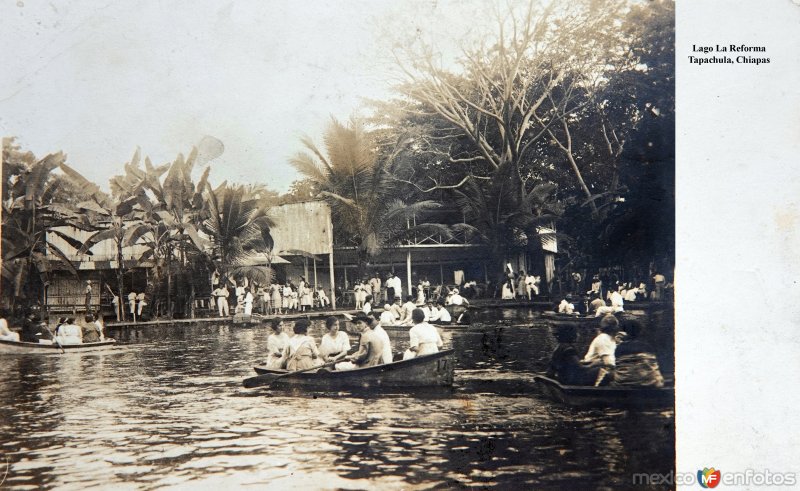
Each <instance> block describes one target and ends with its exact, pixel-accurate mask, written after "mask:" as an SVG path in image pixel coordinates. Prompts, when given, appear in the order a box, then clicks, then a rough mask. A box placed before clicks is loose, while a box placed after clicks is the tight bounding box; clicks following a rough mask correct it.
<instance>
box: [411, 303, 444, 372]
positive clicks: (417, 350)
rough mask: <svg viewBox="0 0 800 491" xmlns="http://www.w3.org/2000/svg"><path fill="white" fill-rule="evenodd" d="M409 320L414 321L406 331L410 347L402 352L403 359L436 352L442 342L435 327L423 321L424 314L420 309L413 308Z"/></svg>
mask: <svg viewBox="0 0 800 491" xmlns="http://www.w3.org/2000/svg"><path fill="white" fill-rule="evenodd" d="M411 320H412V322H413V323H414V327H412V328H411V329H410V330H409V331H408V336H409V338H410V339H409V341H410V342H409V344H410V347H409V348H408V350H406V352H405V353H404V354H403V359H404V360H408V359H410V358H415V357H417V356H424V355H430V354H433V353H438V352H439V348H441V347H442V346H443V345H444V343H443V342H442V337H441V335H439V330H438V329H436V327H434V326H432V325H430V324H428V323H427V322H425V314H424V313H423V312H422V309H414V311H413V312H412V313H411Z"/></svg>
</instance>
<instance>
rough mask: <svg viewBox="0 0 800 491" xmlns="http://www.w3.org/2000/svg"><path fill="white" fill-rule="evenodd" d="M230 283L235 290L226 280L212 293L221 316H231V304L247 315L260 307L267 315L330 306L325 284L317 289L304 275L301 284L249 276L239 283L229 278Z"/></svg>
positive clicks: (237, 310) (214, 305)
mask: <svg viewBox="0 0 800 491" xmlns="http://www.w3.org/2000/svg"><path fill="white" fill-rule="evenodd" d="M227 283H230V284H231V286H232V289H229V288H228V286H227V285H226V282H225V281H222V282H220V283H218V284H217V285H215V288H214V289H213V290H212V292H211V300H212V305H211V308H212V309H214V308H216V309H217V312H218V314H219V316H220V317H228V316H230V315H231V304H233V312H234V313H237V314H244V315H251V314H252V313H253V309H254V307H256V306H257V308H258V310H260V311H261V313H263V314H273V315H282V314H284V313H290V312H307V311H310V310H311V309H313V308H314V306H315V304H316V305H318V306H319V307H320V308H325V307H327V306H328V305H330V300H329V299H328V296H327V294H326V293H325V290H324V289H323V288H322V287H318V288H316V289H314V288H313V287H312V286H311V285H309V283H308V282H307V281H306V279H305V277H302V276H301V277H300V282H299V284H298V285H297V286H295V285H294V284H293V283H291V282H289V281H287V282H286V283H283V284H282V283H272V284H270V285H255V284H251V283H250V282H249V281H248V280H247V279H246V278H243V279H242V280H241V283H238V284H237V282H236V281H235V280H229V281H228V282H227ZM232 291H233V301H232V300H231V292H232ZM234 301H235V303H234Z"/></svg>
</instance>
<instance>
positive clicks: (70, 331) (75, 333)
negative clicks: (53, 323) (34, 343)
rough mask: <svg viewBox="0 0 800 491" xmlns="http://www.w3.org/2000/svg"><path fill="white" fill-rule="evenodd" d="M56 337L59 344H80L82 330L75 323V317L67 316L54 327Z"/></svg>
mask: <svg viewBox="0 0 800 491" xmlns="http://www.w3.org/2000/svg"><path fill="white" fill-rule="evenodd" d="M56 338H57V341H58V343H60V344H81V343H82V342H83V330H82V329H81V328H80V326H78V325H76V324H75V319H72V318H68V319H66V321H65V322H64V323H63V324H61V325H60V326H58V327H57V328H56Z"/></svg>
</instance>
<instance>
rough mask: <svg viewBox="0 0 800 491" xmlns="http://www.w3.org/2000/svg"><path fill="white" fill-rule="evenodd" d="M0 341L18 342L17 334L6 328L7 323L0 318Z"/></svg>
mask: <svg viewBox="0 0 800 491" xmlns="http://www.w3.org/2000/svg"><path fill="white" fill-rule="evenodd" d="M0 340H3V341H16V342H19V334H18V333H16V332H14V331H12V330H11V329H9V328H8V321H6V320H5V319H1V318H0Z"/></svg>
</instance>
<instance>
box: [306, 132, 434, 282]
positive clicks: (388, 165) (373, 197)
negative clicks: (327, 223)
mask: <svg viewBox="0 0 800 491" xmlns="http://www.w3.org/2000/svg"><path fill="white" fill-rule="evenodd" d="M324 141H325V152H323V151H322V150H320V149H319V148H318V147H317V146H316V145H315V144H314V143H313V142H312V141H311V140H310V139H309V138H303V140H302V142H303V145H305V147H306V148H307V149H308V152H301V153H298V154H297V155H296V156H295V157H293V158H292V159H291V161H290V162H291V164H292V165H293V166H294V167H295V168H296V169H297V170H298V171H299V172H300V173H301V174H303V175H304V176H305V177H306V178H307V179H308V181H310V183H311V184H312V185H313V189H315V190H318V196H320V197H322V198H323V199H325V200H326V201H327V202H328V203H329V204H330V205H331V210H332V215H333V216H332V219H333V223H334V230H335V231H336V233H337V239H338V242H339V243H340V244H348V245H350V244H352V245H355V246H356V249H357V257H358V276H359V277H362V276H363V275H364V273H365V271H366V265H367V261H368V260H369V259H370V258H371V257H373V256H375V255H376V254H377V253H378V252H379V251H380V250H381V249H383V248H384V247H386V246H388V245H394V244H397V243H400V242H401V241H402V240H403V239H405V238H408V237H411V236H413V235H414V234H415V233H420V232H425V233H438V234H441V235H445V236H450V230H449V228H448V227H446V226H443V225H439V224H433V223H423V222H424V217H425V213H426V212H427V211H430V210H433V209H436V208H438V207H440V204H439V203H437V202H435V201H432V200H418V201H415V200H414V196H413V193H412V194H411V199H406V200H404V199H402V198H401V196H409V190H408V189H407V187H405V186H403V185H402V184H401V183H399V182H398V181H397V180H396V179H393V178H392V175H393V173H394V172H396V167H397V166H398V165H400V164H399V161H398V159H397V156H398V154H399V153H400V150H401V148H402V143H401V144H398V145H397V146H395V147H394V148H392V149H389V150H387V151H385V152H379V148H378V145H377V143H376V141H375V139H374V137H373V136H372V135H370V134H369V133H368V132H367V131H366V130H365V128H364V126H363V124H362V123H360V122H359V121H356V120H352V121H350V122H349V123H348V124H343V123H341V122H339V121H337V120H336V119H333V120H332V121H331V123H330V124H329V125H328V127H327V129H326V131H325V137H324ZM418 222H419V223H418Z"/></svg>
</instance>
